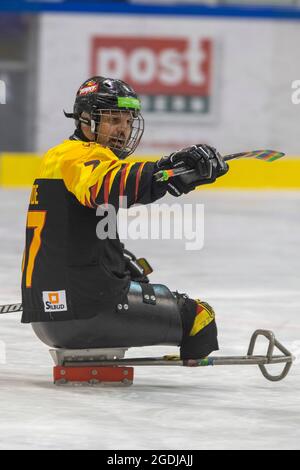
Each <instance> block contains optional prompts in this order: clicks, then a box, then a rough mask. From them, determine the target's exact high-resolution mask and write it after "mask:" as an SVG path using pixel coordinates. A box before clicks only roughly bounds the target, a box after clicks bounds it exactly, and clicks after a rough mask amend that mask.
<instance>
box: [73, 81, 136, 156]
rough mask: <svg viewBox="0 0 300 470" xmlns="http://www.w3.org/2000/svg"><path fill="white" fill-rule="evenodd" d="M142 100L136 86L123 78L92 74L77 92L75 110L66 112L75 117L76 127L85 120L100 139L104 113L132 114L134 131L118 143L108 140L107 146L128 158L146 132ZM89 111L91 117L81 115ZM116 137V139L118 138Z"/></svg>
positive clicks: (132, 128) (118, 154) (96, 138)
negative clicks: (132, 86) (134, 87)
mask: <svg viewBox="0 0 300 470" xmlns="http://www.w3.org/2000/svg"><path fill="white" fill-rule="evenodd" d="M140 110H141V102H140V99H139V97H138V95H137V94H136V93H135V91H134V90H133V88H131V86H129V85H128V84H127V83H125V82H123V81H122V80H117V79H113V78H105V77H98V76H95V77H91V78H89V79H88V80H86V81H85V82H84V83H83V84H82V85H81V86H80V88H79V90H78V91H77V94H76V99H75V103H74V108H73V113H66V112H65V116H66V117H68V118H73V119H75V122H76V127H77V128H80V123H81V122H83V123H85V124H88V125H90V126H91V132H92V133H93V134H94V135H95V141H98V127H99V124H100V122H101V116H103V115H104V114H105V115H107V114H108V113H114V115H115V114H116V113H118V112H119V113H120V114H122V112H124V111H126V112H127V113H128V112H129V113H130V116H131V134H130V137H129V138H128V139H126V141H125V140H123V144H121V143H120V142H121V139H117V140H118V143H117V144H116V145H114V142H113V143H110V144H108V147H109V148H111V150H112V151H113V152H114V153H115V154H116V155H117V156H118V157H119V158H126V157H128V155H130V154H131V153H133V152H134V151H135V149H136V148H137V146H138V144H139V142H140V140H141V138H142V135H143V132H144V119H143V117H142V115H141V113H140ZM83 112H85V113H88V114H89V115H90V116H91V119H90V120H89V119H86V118H83V117H82V113H83ZM115 140H116V139H115Z"/></svg>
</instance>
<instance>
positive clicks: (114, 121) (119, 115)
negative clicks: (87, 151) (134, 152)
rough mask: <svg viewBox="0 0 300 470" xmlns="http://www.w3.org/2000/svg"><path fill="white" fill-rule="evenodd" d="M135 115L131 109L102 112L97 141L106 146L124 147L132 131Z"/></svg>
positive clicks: (112, 147) (113, 147)
mask: <svg viewBox="0 0 300 470" xmlns="http://www.w3.org/2000/svg"><path fill="white" fill-rule="evenodd" d="M132 124H133V116H132V114H131V112H130V111H107V112H103V113H102V114H101V120H100V124H99V128H98V139H97V142H98V143H99V144H101V145H103V146H105V147H110V148H111V149H112V150H113V149H117V150H118V149H122V148H124V147H125V146H126V144H127V143H128V141H129V139H130V136H131V132H132Z"/></svg>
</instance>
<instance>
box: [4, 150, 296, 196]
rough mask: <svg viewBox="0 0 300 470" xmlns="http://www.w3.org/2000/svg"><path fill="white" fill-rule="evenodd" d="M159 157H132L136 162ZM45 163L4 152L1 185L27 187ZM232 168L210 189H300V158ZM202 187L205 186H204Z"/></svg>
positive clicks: (242, 162) (238, 164) (239, 164)
mask: <svg viewBox="0 0 300 470" xmlns="http://www.w3.org/2000/svg"><path fill="white" fill-rule="evenodd" d="M143 159H148V160H152V161H155V160H157V159H159V155H157V156H153V155H150V156H143V157H135V158H132V159H131V160H132V161H143ZM40 163H41V157H40V156H38V155H35V154H2V155H1V156H0V186H1V187H4V188H26V187H30V186H31V184H32V183H33V181H34V178H35V175H36V174H37V172H38V169H39V166H40ZM230 168H231V169H232V171H230V172H229V173H228V174H227V175H225V176H224V177H223V178H221V179H219V180H218V181H217V182H216V183H215V184H214V186H213V188H212V187H210V188H209V189H296V190H298V189H300V179H299V176H298V175H299V174H300V158H295V157H289V158H284V159H282V160H280V161H276V162H273V163H266V162H262V161H256V160H239V161H234V162H231V163H230ZM201 189H202V188H201Z"/></svg>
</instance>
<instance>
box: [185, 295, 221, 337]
mask: <svg viewBox="0 0 300 470" xmlns="http://www.w3.org/2000/svg"><path fill="white" fill-rule="evenodd" d="M195 300H196V302H197V312H196V317H195V320H194V324H193V327H192V329H191V331H190V334H189V336H196V335H197V334H198V333H199V332H200V331H201V330H203V329H204V328H205V327H206V326H208V325H209V324H210V323H211V322H212V321H213V320H214V319H215V312H214V310H213V308H212V307H211V306H210V305H208V304H207V303H206V302H202V301H201V300H200V299H195Z"/></svg>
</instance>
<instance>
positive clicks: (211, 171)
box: [157, 144, 229, 196]
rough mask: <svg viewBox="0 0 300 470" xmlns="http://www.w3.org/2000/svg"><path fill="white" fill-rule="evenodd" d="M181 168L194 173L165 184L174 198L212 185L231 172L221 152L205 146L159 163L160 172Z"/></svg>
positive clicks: (176, 153) (173, 155)
mask: <svg viewBox="0 0 300 470" xmlns="http://www.w3.org/2000/svg"><path fill="white" fill-rule="evenodd" d="M181 167H184V168H187V169H192V170H194V171H193V172H192V173H188V174H186V175H178V176H173V177H172V178H171V179H170V181H168V182H167V183H165V184H167V190H168V192H169V193H170V194H172V195H173V196H181V195H182V194H183V193H184V194H187V193H189V192H190V191H193V190H194V189H195V188H196V187H197V186H200V185H202V184H211V183H213V182H214V181H216V179H217V178H219V177H220V176H223V175H225V174H226V173H227V171H228V170H229V167H228V165H227V163H226V162H224V161H223V159H222V157H221V155H220V154H219V152H217V150H216V149H215V148H213V147H210V146H209V145H205V144H198V145H193V146H191V147H187V148H184V149H182V150H179V151H178V152H175V153H172V154H171V155H169V156H166V157H162V158H161V159H160V160H159V161H158V162H157V169H158V171H159V170H170V169H174V168H181Z"/></svg>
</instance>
